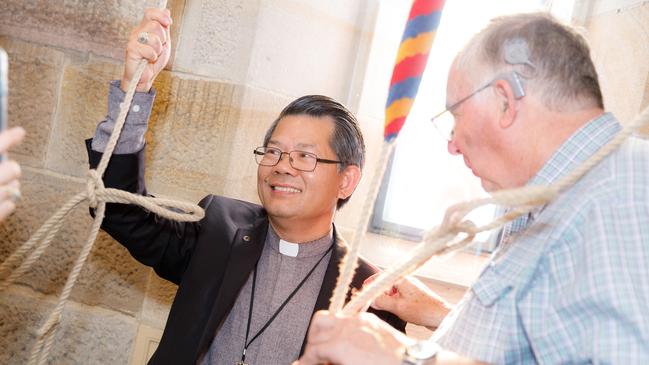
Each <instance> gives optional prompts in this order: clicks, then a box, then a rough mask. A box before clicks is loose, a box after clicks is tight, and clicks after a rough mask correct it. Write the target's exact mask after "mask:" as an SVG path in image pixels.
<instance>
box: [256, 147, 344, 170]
mask: <svg viewBox="0 0 649 365" xmlns="http://www.w3.org/2000/svg"><path fill="white" fill-rule="evenodd" d="M253 153H254V154H255V161H256V162H257V164H259V165H261V166H275V165H277V164H278V163H279V161H280V160H281V159H282V156H283V155H284V154H287V155H288V162H289V164H291V167H292V168H294V169H296V170H300V171H305V172H311V171H313V170H315V167H316V165H317V164H318V162H320V163H330V164H336V163H340V164H341V163H343V162H342V161H336V160H327V159H324V158H318V156H316V155H315V154H313V153H311V152H304V151H291V152H283V151H282V150H280V149H279V148H275V147H257V148H255V150H254V151H253Z"/></svg>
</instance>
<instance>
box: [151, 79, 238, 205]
mask: <svg viewBox="0 0 649 365" xmlns="http://www.w3.org/2000/svg"><path fill="white" fill-rule="evenodd" d="M155 87H156V89H157V91H158V96H157V100H156V104H155V106H154V111H153V114H152V116H151V120H150V124H149V133H148V134H147V136H146V137H147V150H146V153H147V181H148V182H149V185H148V186H149V190H151V191H152V192H154V193H156V194H162V195H167V196H172V197H177V198H185V199H192V200H196V199H199V198H200V197H202V196H203V195H205V193H207V192H211V193H217V194H218V193H221V192H222V191H223V189H224V187H223V184H224V181H225V177H226V173H227V171H228V169H229V166H230V164H235V165H237V164H240V163H242V162H241V160H240V159H239V156H236V155H233V153H232V140H233V137H234V136H235V135H236V133H237V131H238V129H239V125H238V120H239V114H240V111H239V107H240V104H241V94H242V88H241V87H239V86H236V85H231V84H225V83H221V82H216V81H201V80H187V79H181V78H179V77H175V76H171V75H170V74H169V73H163V74H162V77H159V78H158V80H156V84H155Z"/></svg>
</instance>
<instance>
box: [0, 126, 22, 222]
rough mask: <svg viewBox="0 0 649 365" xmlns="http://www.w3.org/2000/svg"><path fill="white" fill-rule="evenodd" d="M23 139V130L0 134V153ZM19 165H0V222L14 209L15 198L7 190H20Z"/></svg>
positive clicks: (14, 163)
mask: <svg viewBox="0 0 649 365" xmlns="http://www.w3.org/2000/svg"><path fill="white" fill-rule="evenodd" d="M23 137H25V130H24V129H22V128H20V127H16V128H11V129H9V130H7V131H6V132H3V133H0V153H5V152H6V151H7V150H8V149H9V148H11V147H12V146H15V145H17V144H18V143H20V141H22V140H23ZM20 174H21V172H20V165H18V163H17V162H16V161H4V162H2V163H0V222H2V221H4V219H5V218H6V217H7V216H8V215H9V214H11V213H13V211H14V210H15V209H16V202H15V196H14V195H13V194H11V192H10V191H9V190H8V189H7V188H13V189H15V190H16V191H19V190H20V181H18V179H19V178H20Z"/></svg>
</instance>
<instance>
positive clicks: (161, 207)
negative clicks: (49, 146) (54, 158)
mask: <svg viewBox="0 0 649 365" xmlns="http://www.w3.org/2000/svg"><path fill="white" fill-rule="evenodd" d="M166 3H167V1H166V0H162V1H160V8H166ZM146 65H147V61H146V60H142V61H140V64H139V65H138V67H137V69H136V71H135V75H134V76H133V79H132V80H131V83H130V84H129V85H128V89H127V92H126V96H125V97H124V102H123V103H122V104H121V106H120V112H119V115H118V117H117V120H116V122H115V128H114V129H113V132H112V134H111V135H110V139H109V140H108V144H107V146H106V149H105V151H104V154H103V156H102V158H101V160H100V162H99V165H98V166H97V168H96V169H94V170H93V169H91V170H89V171H88V178H87V181H86V190H85V191H83V192H81V193H78V194H77V195H75V196H74V197H72V198H71V199H70V200H68V201H67V202H66V203H65V204H64V205H63V206H62V207H61V208H60V209H59V210H58V211H56V213H54V214H53V215H52V216H51V217H50V218H49V219H48V220H47V221H46V222H45V223H44V224H43V225H42V226H41V227H40V228H39V229H38V231H36V233H34V234H33V235H32V236H31V237H30V239H29V240H27V242H25V243H23V244H22V245H21V246H20V247H19V248H18V249H17V250H16V251H14V252H13V253H12V254H11V256H9V257H8V258H7V259H6V260H5V261H4V262H3V263H2V264H1V265H0V277H3V276H5V275H6V274H7V273H8V272H9V273H10V274H9V276H7V277H6V278H4V280H3V281H2V283H0V290H4V289H6V288H7V287H8V286H9V285H10V284H11V283H13V282H15V281H16V280H17V279H18V278H19V277H20V276H21V275H23V274H24V273H25V272H27V270H29V268H30V267H31V266H32V264H33V263H34V262H35V261H36V260H38V259H39V257H40V256H41V254H42V253H43V252H44V251H45V250H46V249H47V248H48V247H49V245H50V243H51V241H52V239H53V238H54V236H55V235H56V234H57V233H58V232H59V230H60V229H61V226H62V225H63V222H64V219H65V218H66V217H67V215H68V214H69V213H70V211H71V210H72V209H73V208H75V207H76V206H77V205H78V204H80V203H81V202H83V201H86V200H87V201H88V203H89V205H90V207H91V208H94V209H95V219H94V221H93V223H92V226H91V229H90V234H89V235H88V239H87V240H86V243H85V244H84V245H83V247H82V249H81V253H80V254H79V256H78V257H77V259H76V261H75V263H74V266H73V267H72V270H71V272H70V274H69V275H68V278H67V280H66V283H65V286H64V287H63V290H62V291H61V294H60V296H59V300H58V303H57V305H56V307H55V308H54V310H53V311H52V312H51V313H50V315H49V316H48V318H47V320H46V321H45V323H44V324H43V325H42V326H41V328H40V329H39V330H38V332H37V333H36V344H35V346H34V348H33V349H32V352H31V355H30V358H29V364H30V365H34V364H38V365H41V364H45V362H46V361H47V358H48V356H49V353H50V350H51V348H52V344H53V341H54V335H55V334H56V330H57V329H58V327H59V324H60V321H61V314H62V312H63V309H64V307H65V304H66V302H67V300H68V298H69V296H70V293H71V291H72V288H73V287H74V284H75V283H76V281H77V278H78V276H79V273H80V272H81V269H82V268H83V265H84V264H85V262H86V259H87V258H88V255H89V254H90V251H91V250H92V247H93V245H94V243H95V239H96V237H97V233H98V232H99V228H100V227H101V222H102V221H103V219H104V214H105V211H106V203H122V204H137V205H139V206H142V207H143V208H145V209H147V210H148V211H150V212H152V213H155V214H157V215H159V216H160V217H164V218H167V219H171V220H175V221H181V222H195V221H199V220H201V219H202V218H203V217H204V216H205V212H204V211H203V209H202V208H200V207H199V206H197V205H195V204H190V203H186V202H181V201H176V200H171V199H159V198H153V197H146V196H141V195H136V194H132V193H129V192H126V191H122V190H118V189H111V188H105V187H104V184H103V181H102V176H103V174H104V171H105V170H106V167H107V166H108V162H109V160H110V157H111V155H112V153H113V150H114V149H115V146H116V145H117V140H118V138H119V135H120V133H121V131H122V127H123V126H124V122H125V120H126V115H127V114H128V111H129V109H130V107H131V102H132V100H133V95H134V94H135V88H136V86H137V84H138V82H139V80H140V78H141V77H142V73H143V72H144V69H145V67H146ZM30 250H32V251H31V253H29V255H28V256H27V258H26V259H24V260H23V258H24V257H25V255H27V253H28V252H29V251H30ZM21 260H23V261H22V263H20V264H19V266H18V267H17V268H15V269H14V270H11V269H12V268H13V267H15V266H16V265H18V263H19V262H20V261H21Z"/></svg>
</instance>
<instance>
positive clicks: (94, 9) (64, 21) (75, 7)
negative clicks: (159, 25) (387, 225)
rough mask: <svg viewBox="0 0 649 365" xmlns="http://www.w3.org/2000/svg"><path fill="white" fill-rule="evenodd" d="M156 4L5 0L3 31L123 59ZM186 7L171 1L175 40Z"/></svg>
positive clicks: (0, 12)
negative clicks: (145, 15)
mask: <svg viewBox="0 0 649 365" xmlns="http://www.w3.org/2000/svg"><path fill="white" fill-rule="evenodd" d="M156 3H157V2H156V1H153V0H136V1H132V0H117V1H108V2H107V1H102V0H90V1H68V0H34V1H23V0H3V1H2V2H1V3H0V34H8V35H12V36H15V37H18V38H21V39H24V40H28V41H31V42H35V43H40V44H47V45H52V46H55V47H62V48H68V49H73V50H77V51H81V52H88V51H90V52H92V53H94V54H98V55H102V56H107V57H112V58H115V59H118V60H121V59H123V57H124V49H125V45H126V41H127V39H128V36H129V33H130V31H131V29H132V28H133V26H135V25H136V24H137V23H138V22H139V20H140V19H141V18H142V14H143V12H144V8H145V7H151V6H157V5H155V4H156ZM183 7H184V1H183V0H170V1H169V4H168V8H169V9H171V11H172V14H174V18H175V23H174V24H175V27H173V28H172V40H173V43H175V40H176V39H177V33H178V30H179V29H180V21H181V20H182V11H183ZM176 14H178V15H179V16H176ZM175 29H178V30H175Z"/></svg>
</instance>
